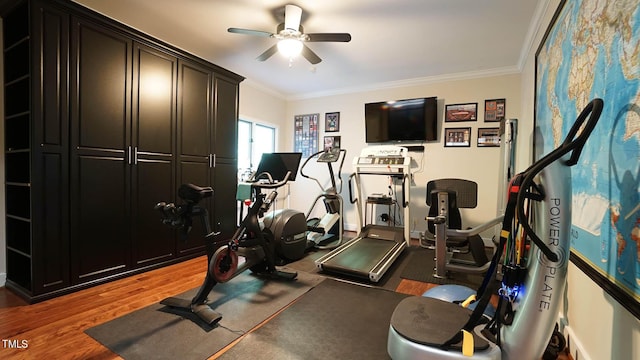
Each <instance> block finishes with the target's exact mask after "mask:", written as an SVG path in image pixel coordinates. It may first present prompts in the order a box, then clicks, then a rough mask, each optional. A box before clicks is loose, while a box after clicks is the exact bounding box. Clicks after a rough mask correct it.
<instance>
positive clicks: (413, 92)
mask: <svg viewBox="0 0 640 360" xmlns="http://www.w3.org/2000/svg"><path fill="white" fill-rule="evenodd" d="M475 76H477V77H475V78H466V79H454V80H440V81H431V82H426V81H425V82H424V83H423V84H415V83H414V84H411V85H405V86H401V87H400V86H394V87H387V88H385V87H384V85H382V86H381V89H380V90H369V91H361V92H357V93H345V94H336V95H333V96H323V97H317V98H312V99H301V100H293V101H291V102H290V103H289V105H288V109H287V119H288V126H286V127H285V128H284V129H283V130H285V131H284V132H283V134H282V140H283V141H286V142H287V143H288V144H289V149H292V147H293V134H292V129H293V126H292V125H293V117H294V116H295V115H298V114H309V113H319V114H320V130H321V131H320V139H321V141H320V144H322V138H323V137H324V136H325V135H333V136H341V147H342V148H344V149H346V150H347V160H346V161H345V166H344V168H343V179H344V181H345V185H344V188H343V191H342V196H343V198H344V199H345V213H346V216H345V227H346V228H348V229H356V228H357V224H358V222H357V215H356V210H355V208H354V206H353V205H351V204H350V203H349V202H348V201H347V200H348V198H349V194H348V186H347V184H346V181H347V179H348V176H349V175H350V174H351V173H352V172H353V169H352V166H351V162H352V159H353V158H354V157H356V156H358V155H359V154H360V151H361V150H362V149H363V148H364V147H366V146H367V144H366V143H365V130H364V104H365V103H368V102H377V101H385V100H400V99H407V98H417V97H429V96H437V97H438V117H439V124H438V129H439V133H440V134H439V137H438V141H437V142H428V143H424V144H422V145H424V146H425V151H424V152H412V153H411V156H412V157H413V159H414V160H415V161H416V166H417V167H416V168H415V169H414V171H415V173H414V185H413V187H412V191H411V206H410V209H411V219H409V221H408V222H406V221H405V224H407V223H408V225H409V226H411V230H412V231H424V229H426V221H424V217H425V216H426V215H427V210H428V209H427V207H426V204H425V198H426V183H427V181H428V180H431V179H435V178H444V177H459V178H465V179H470V180H474V181H476V182H477V183H478V188H479V199H478V207H477V208H476V209H470V210H464V211H465V213H464V214H463V218H464V219H465V221H467V222H466V223H465V226H473V225H477V224H480V223H483V222H486V221H489V220H491V219H492V218H494V217H495V216H496V215H497V206H498V191H499V190H498V188H499V186H498V183H499V176H498V175H499V169H500V149H499V148H478V147H477V146H476V139H477V128H479V127H497V126H498V125H499V124H498V123H495V122H493V123H485V122H484V116H483V110H484V100H486V99H494V98H506V116H507V117H508V118H519V117H520V113H521V111H520V106H521V98H520V89H521V84H520V75H519V74H509V75H498V76H488V77H487V76H486V75H484V76H479V75H478V74H475ZM395 85H397V84H395ZM469 102H477V103H478V112H479V119H478V121H472V122H458V123H445V122H444V121H443V119H444V111H443V110H444V105H445V104H455V103H469ZM335 111H338V112H340V131H339V132H332V133H328V134H325V133H324V115H325V113H327V112H335ZM444 127H471V128H472V130H471V134H472V144H471V147H469V148H450V147H449V148H445V147H444V145H443V144H444V143H443V141H442V138H443V133H444V129H443V128H444ZM412 144H413V143H412ZM415 145H420V144H419V143H415ZM326 172H327V171H326V169H325V170H324V173H322V172H319V174H320V176H324V178H325V179H326V178H327V175H326ZM363 183H364V187H365V191H364V192H365V194H371V193H376V192H381V193H387V191H388V179H387V178H381V179H376V178H373V177H371V176H369V177H365V178H364V181H363ZM397 191H398V192H400V188H399V187H398V189H397ZM319 192H320V189H319V188H318V187H317V185H315V183H314V182H312V181H310V180H308V179H300V180H298V181H296V182H295V183H294V184H293V185H292V194H293V196H292V207H293V208H295V209H298V210H302V211H304V212H306V211H307V209H308V207H309V205H310V199H309V196H310V194H311V195H313V196H315V195H317V194H318V193H319ZM399 196H400V195H399ZM414 234H415V233H414ZM489 236H490V235H489Z"/></svg>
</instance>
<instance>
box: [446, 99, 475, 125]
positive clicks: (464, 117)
mask: <svg viewBox="0 0 640 360" xmlns="http://www.w3.org/2000/svg"><path fill="white" fill-rule="evenodd" d="M477 119H478V103H466V104H450V105H445V109H444V121H445V122H456V121H476V120H477Z"/></svg>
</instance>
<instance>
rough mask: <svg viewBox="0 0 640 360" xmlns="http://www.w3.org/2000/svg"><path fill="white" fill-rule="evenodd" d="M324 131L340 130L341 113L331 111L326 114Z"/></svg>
mask: <svg viewBox="0 0 640 360" xmlns="http://www.w3.org/2000/svg"><path fill="white" fill-rule="evenodd" d="M324 131H325V132H336V131H340V113H339V112H330V113H326V114H325V115H324Z"/></svg>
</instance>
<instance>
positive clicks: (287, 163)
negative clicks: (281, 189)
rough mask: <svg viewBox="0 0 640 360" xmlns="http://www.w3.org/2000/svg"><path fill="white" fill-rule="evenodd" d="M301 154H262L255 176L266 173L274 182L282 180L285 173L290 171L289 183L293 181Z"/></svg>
mask: <svg viewBox="0 0 640 360" xmlns="http://www.w3.org/2000/svg"><path fill="white" fill-rule="evenodd" d="M301 158H302V153H299V152H292V153H264V154H262V158H261V159H260V164H258V170H257V171H256V176H258V175H260V173H263V172H268V173H269V174H271V177H272V178H273V180H275V181H280V180H282V179H284V177H285V176H286V175H287V171H291V176H290V177H289V181H295V179H296V175H297V174H298V166H300V159H301Z"/></svg>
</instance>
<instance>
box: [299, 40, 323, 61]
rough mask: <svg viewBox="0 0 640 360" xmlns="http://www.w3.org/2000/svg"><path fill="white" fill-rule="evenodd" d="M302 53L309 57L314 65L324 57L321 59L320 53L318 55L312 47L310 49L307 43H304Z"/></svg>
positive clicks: (306, 57)
mask: <svg viewBox="0 0 640 360" xmlns="http://www.w3.org/2000/svg"><path fill="white" fill-rule="evenodd" d="M301 55H302V56H303V57H304V58H305V59H307V60H308V61H309V62H310V63H312V64H313V65H315V64H317V63H319V62H320V61H322V59H320V57H319V56H318V55H316V53H314V52H313V51H312V50H311V49H309V47H308V46H307V45H304V46H303V47H302V53H301Z"/></svg>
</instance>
